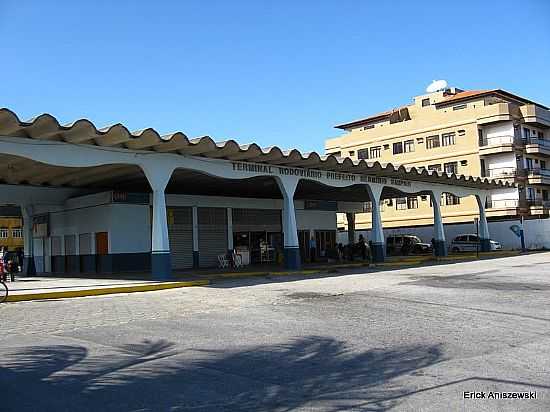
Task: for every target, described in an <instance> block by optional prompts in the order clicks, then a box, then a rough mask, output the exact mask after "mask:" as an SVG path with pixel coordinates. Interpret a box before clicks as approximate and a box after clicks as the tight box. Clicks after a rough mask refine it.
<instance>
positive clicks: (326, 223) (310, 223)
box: [296, 210, 336, 230]
mask: <svg viewBox="0 0 550 412" xmlns="http://www.w3.org/2000/svg"><path fill="white" fill-rule="evenodd" d="M296 225H297V226H298V230H305V229H316V230H336V212H330V211H324V210H296Z"/></svg>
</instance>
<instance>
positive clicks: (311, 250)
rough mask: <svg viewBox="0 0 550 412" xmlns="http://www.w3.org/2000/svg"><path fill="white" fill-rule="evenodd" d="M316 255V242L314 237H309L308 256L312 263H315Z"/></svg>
mask: <svg viewBox="0 0 550 412" xmlns="http://www.w3.org/2000/svg"><path fill="white" fill-rule="evenodd" d="M316 254H317V241H316V240H315V236H311V238H310V239H309V256H310V260H311V261H312V262H315V255H316Z"/></svg>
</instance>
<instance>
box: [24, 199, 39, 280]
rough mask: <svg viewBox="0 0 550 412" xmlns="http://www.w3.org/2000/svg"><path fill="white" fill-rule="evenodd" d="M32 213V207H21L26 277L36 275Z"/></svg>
mask: <svg viewBox="0 0 550 412" xmlns="http://www.w3.org/2000/svg"><path fill="white" fill-rule="evenodd" d="M32 212H33V207H32V206H31V205H22V206H21V214H22V215H23V273H24V274H25V275H26V276H34V275H36V266H35V264H34V256H33V255H34V251H33V244H32V235H33V233H32Z"/></svg>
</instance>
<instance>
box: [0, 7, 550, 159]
mask: <svg viewBox="0 0 550 412" xmlns="http://www.w3.org/2000/svg"><path fill="white" fill-rule="evenodd" d="M0 38H1V39H2V41H1V46H0V47H1V49H0V50H1V54H0V56H1V62H2V64H1V66H0V72H1V74H2V77H1V78H2V84H1V95H0V96H1V100H0V107H8V108H10V109H12V110H14V111H16V112H17V113H18V114H19V115H20V116H21V118H23V119H28V118H30V117H32V116H35V115H37V114H40V113H43V112H49V113H51V114H53V115H55V116H56V117H57V118H58V119H60V120H61V121H62V122H69V121H72V120H75V119H78V118H81V117H86V118H89V119H90V120H92V121H93V122H94V123H96V125H97V126H105V125H108V124H112V123H118V122H121V123H124V124H125V125H126V126H127V127H128V128H130V129H131V130H132V129H141V128H144V127H154V128H156V129H157V130H158V131H159V132H161V133H168V132H171V131H177V130H179V131H183V132H184V133H186V134H187V135H188V136H190V137H196V136H201V135H210V136H212V137H213V138H215V139H216V140H225V139H229V138H232V139H235V140H237V141H239V142H241V143H249V142H252V141H255V142H258V143H259V144H262V145H264V146H268V145H278V146H281V147H284V148H289V147H297V148H299V149H301V150H304V151H309V150H316V151H322V150H323V142H324V139H325V138H327V137H333V136H337V135H338V134H339V131H338V130H335V129H333V126H334V125H335V124H338V123H341V122H345V121H348V120H353V119H355V118H359V117H362V116H365V115H368V114H372V113H374V112H378V111H382V110H386V109H389V108H392V107H395V106H398V105H400V104H405V103H408V102H410V99H411V98H412V96H415V95H418V94H422V93H423V91H424V89H425V87H426V85H427V84H428V83H430V82H431V80H433V79H440V78H444V79H447V80H448V82H449V84H450V85H451V86H457V87H462V88H466V89H481V88H503V89H506V90H508V91H510V92H513V93H517V94H520V95H522V96H525V97H527V98H530V99H533V100H535V101H539V102H541V103H543V104H546V105H550V75H549V73H550V1H546V0H524V1H521V2H519V1H517V0H514V1H507V0H500V1H485V2H480V1H467V0H463V1H449V2H443V1H434V2H431V1H424V2H420V1H417V2H413V1H410V2H409V1H402V2H400V1H391V2H390V1H388V2H382V1H347V0H339V1H336V0H334V1H321V0H319V1H313V0H311V1H310V0H303V1H286V0H278V1H267V0H264V1H238V0H235V1H156V2H153V1H88V2H84V1H51V2H45V1H20V0H0Z"/></svg>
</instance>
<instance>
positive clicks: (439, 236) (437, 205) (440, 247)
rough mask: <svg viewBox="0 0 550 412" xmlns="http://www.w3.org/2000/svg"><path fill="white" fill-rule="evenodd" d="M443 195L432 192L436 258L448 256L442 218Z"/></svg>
mask: <svg viewBox="0 0 550 412" xmlns="http://www.w3.org/2000/svg"><path fill="white" fill-rule="evenodd" d="M441 195H442V193H441V192H439V191H432V192H430V197H431V199H432V208H433V211H434V242H433V247H434V254H435V255H436V256H447V246H446V244H445V229H444V228H443V219H442V217H441Z"/></svg>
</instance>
